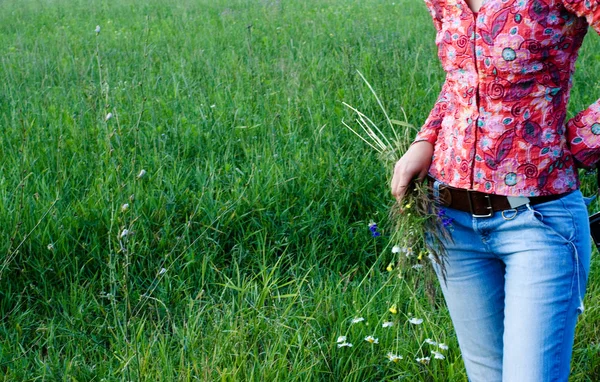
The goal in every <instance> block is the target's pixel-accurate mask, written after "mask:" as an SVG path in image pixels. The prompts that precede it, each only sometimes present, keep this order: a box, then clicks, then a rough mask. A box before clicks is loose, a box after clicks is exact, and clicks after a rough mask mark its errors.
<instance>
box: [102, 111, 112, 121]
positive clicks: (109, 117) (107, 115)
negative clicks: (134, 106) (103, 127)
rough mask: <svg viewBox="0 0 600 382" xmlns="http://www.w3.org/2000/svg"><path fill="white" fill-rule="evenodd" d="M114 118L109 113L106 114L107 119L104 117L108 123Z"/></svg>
mask: <svg viewBox="0 0 600 382" xmlns="http://www.w3.org/2000/svg"><path fill="white" fill-rule="evenodd" d="M112 117H113V115H112V113H108V114H106V117H104V120H105V121H108V120H109V119H111V118H112Z"/></svg>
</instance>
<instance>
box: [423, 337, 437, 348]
mask: <svg viewBox="0 0 600 382" xmlns="http://www.w3.org/2000/svg"><path fill="white" fill-rule="evenodd" d="M425 342H426V343H428V344H429V345H433V346H437V345H438V343H437V342H435V341H434V340H432V339H431V338H427V339H425Z"/></svg>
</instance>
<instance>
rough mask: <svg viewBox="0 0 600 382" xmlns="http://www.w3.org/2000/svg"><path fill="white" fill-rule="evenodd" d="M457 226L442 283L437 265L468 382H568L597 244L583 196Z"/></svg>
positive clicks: (466, 216) (457, 216) (454, 214)
mask: <svg viewBox="0 0 600 382" xmlns="http://www.w3.org/2000/svg"><path fill="white" fill-rule="evenodd" d="M443 213H444V214H445V215H446V217H448V218H451V219H452V223H451V224H450V227H449V229H450V236H451V238H452V240H448V241H447V242H446V243H445V244H446V250H447V255H448V257H447V260H446V281H444V279H443V278H442V277H441V273H440V267H439V266H438V265H437V264H434V267H435V269H436V272H437V274H438V278H439V279H440V284H441V287H442V291H443V293H444V297H445V299H446V304H447V305H448V309H449V311H450V316H451V317H452V322H453V324H454V328H455V330H456V334H457V336H458V342H459V345H460V349H461V352H462V356H463V359H464V362H465V367H466V370H467V375H468V377H469V380H470V381H472V382H478V381H485V382H493V381H505V382H506V381H509V382H542V381H544V382H546V381H567V380H568V377H569V370H570V361H571V353H572V347H573V339H574V333H575V324H576V322H577V317H578V314H579V313H581V312H582V311H583V295H584V293H585V287H586V281H587V275H588V272H589V268H590V256H591V241H590V231H589V225H588V214H587V208H586V206H585V203H584V200H583V197H582V195H581V192H579V191H574V192H571V193H570V194H567V195H565V196H563V197H561V198H560V199H557V200H554V201H550V202H546V203H542V204H537V205H533V206H530V205H524V206H521V207H518V208H517V209H514V210H506V211H502V212H496V213H494V215H493V216H492V217H489V218H475V217H473V216H472V215H471V214H470V213H468V212H462V211H457V210H453V209H450V208H444V210H443Z"/></svg>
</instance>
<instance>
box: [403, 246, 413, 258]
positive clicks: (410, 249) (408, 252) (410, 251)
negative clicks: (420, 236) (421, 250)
mask: <svg viewBox="0 0 600 382" xmlns="http://www.w3.org/2000/svg"><path fill="white" fill-rule="evenodd" d="M404 252H405V255H406V257H411V256H412V255H414V252H413V249H412V248H410V247H408V248H405V249H404Z"/></svg>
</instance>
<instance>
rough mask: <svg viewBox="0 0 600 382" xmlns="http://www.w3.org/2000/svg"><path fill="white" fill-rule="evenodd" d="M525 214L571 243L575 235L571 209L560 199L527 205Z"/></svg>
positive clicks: (535, 222) (575, 230)
mask: <svg viewBox="0 0 600 382" xmlns="http://www.w3.org/2000/svg"><path fill="white" fill-rule="evenodd" d="M526 214H528V216H529V217H530V219H531V221H532V222H533V223H534V224H536V225H538V226H540V227H543V228H544V229H545V230H546V231H547V232H549V233H551V234H553V235H557V236H559V237H560V238H561V239H563V240H564V241H565V242H566V243H571V242H572V241H573V240H574V239H575V238H576V236H577V227H576V224H575V219H574V217H573V213H572V211H570V210H569V209H568V208H566V206H565V204H564V203H563V201H562V198H561V199H557V200H553V201H550V202H546V203H541V204H536V205H533V206H529V208H528V209H527V212H526Z"/></svg>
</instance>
